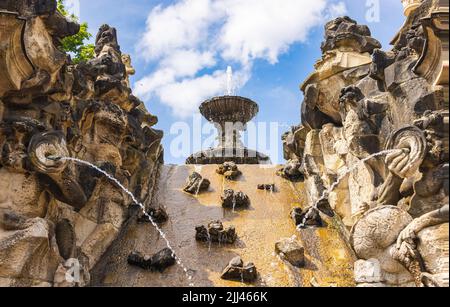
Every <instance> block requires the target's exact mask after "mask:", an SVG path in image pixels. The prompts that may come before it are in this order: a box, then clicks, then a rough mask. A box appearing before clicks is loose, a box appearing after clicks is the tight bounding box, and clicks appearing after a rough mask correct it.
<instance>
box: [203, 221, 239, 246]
mask: <svg viewBox="0 0 450 307" xmlns="http://www.w3.org/2000/svg"><path fill="white" fill-rule="evenodd" d="M195 231H196V234H195V239H196V240H197V241H202V242H216V243H219V244H220V243H227V244H233V243H234V242H235V241H236V239H237V234H236V229H235V228H234V227H233V226H230V227H227V228H226V229H225V228H224V226H223V224H222V222H221V221H213V222H211V223H209V224H208V227H205V226H197V227H196V228H195Z"/></svg>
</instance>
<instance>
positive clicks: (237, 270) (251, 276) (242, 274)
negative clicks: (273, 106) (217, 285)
mask: <svg viewBox="0 0 450 307" xmlns="http://www.w3.org/2000/svg"><path fill="white" fill-rule="evenodd" d="M221 278H222V279H226V280H233V281H240V282H248V283H252V282H254V281H256V279H257V278H258V271H257V270H256V267H255V265H254V264H253V263H247V264H245V265H244V262H243V261H242V259H241V257H239V256H237V257H235V258H233V259H231V261H230V263H229V264H228V266H227V267H226V268H225V269H224V270H223V272H222V276H221Z"/></svg>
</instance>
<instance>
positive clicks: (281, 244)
mask: <svg viewBox="0 0 450 307" xmlns="http://www.w3.org/2000/svg"><path fill="white" fill-rule="evenodd" d="M275 252H276V253H277V254H278V255H279V256H280V257H281V259H283V260H286V261H288V262H289V263H290V264H292V265H293V266H295V267H298V268H302V267H304V266H305V249H304V248H303V247H302V246H301V245H300V244H299V243H298V242H297V241H296V240H295V239H294V238H285V239H281V240H280V241H278V242H277V243H276V244H275Z"/></svg>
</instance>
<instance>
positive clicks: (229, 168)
mask: <svg viewBox="0 0 450 307" xmlns="http://www.w3.org/2000/svg"><path fill="white" fill-rule="evenodd" d="M216 173H217V174H219V175H223V176H224V177H225V178H226V179H228V180H236V179H238V178H239V177H240V176H241V175H242V172H241V171H240V170H239V169H238V166H237V165H236V163H234V162H225V163H223V164H222V165H219V167H218V168H217V170H216Z"/></svg>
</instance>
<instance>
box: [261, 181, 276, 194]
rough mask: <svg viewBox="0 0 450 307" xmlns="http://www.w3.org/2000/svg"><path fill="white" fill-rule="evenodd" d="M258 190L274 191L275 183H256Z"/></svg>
mask: <svg viewBox="0 0 450 307" xmlns="http://www.w3.org/2000/svg"><path fill="white" fill-rule="evenodd" d="M258 190H264V191H270V192H275V184H274V183H261V184H258Z"/></svg>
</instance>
